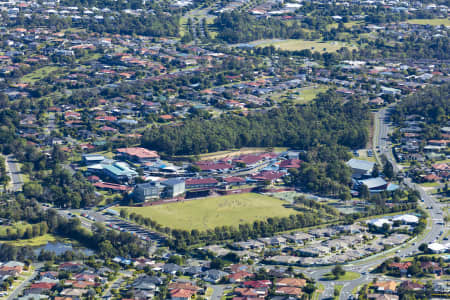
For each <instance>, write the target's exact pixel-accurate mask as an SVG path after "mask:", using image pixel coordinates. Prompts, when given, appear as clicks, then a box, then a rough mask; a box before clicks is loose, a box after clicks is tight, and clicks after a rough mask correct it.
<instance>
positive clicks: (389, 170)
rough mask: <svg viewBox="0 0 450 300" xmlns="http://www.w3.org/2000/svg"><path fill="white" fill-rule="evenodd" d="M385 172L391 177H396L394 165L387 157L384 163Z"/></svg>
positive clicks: (385, 174)
mask: <svg viewBox="0 0 450 300" xmlns="http://www.w3.org/2000/svg"><path fill="white" fill-rule="evenodd" d="M383 174H384V176H386V177H387V178H389V179H392V177H394V167H393V166H392V164H391V162H390V161H389V160H387V159H386V161H385V163H384V167H383Z"/></svg>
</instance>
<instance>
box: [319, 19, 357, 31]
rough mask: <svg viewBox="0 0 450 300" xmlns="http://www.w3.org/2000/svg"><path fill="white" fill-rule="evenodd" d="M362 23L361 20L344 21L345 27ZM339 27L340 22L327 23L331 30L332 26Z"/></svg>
mask: <svg viewBox="0 0 450 300" xmlns="http://www.w3.org/2000/svg"><path fill="white" fill-rule="evenodd" d="M360 24H362V23H361V22H359V21H349V22H345V23H344V27H345V28H352V27H353V26H355V25H360ZM338 27H339V23H332V24H328V25H327V29H328V30H330V29H332V28H334V29H337V28H338Z"/></svg>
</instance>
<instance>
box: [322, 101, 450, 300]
mask: <svg viewBox="0 0 450 300" xmlns="http://www.w3.org/2000/svg"><path fill="white" fill-rule="evenodd" d="M392 108H393V107H392V106H389V107H387V108H384V109H381V110H380V111H378V112H377V113H376V114H375V126H374V137H373V138H374V142H373V148H374V151H375V152H376V153H377V155H378V154H384V155H385V156H386V158H387V160H388V161H389V162H391V164H392V166H393V169H394V172H395V173H398V172H399V171H401V166H399V165H398V164H397V162H396V161H395V158H394V156H393V153H392V148H391V146H390V144H389V132H390V131H391V128H390V126H389V124H388V122H387V118H388V117H389V113H390V111H391V110H392ZM377 150H379V152H378V151H377ZM404 184H405V185H407V186H408V187H410V188H412V189H415V190H417V191H418V192H419V193H420V195H421V198H422V200H423V206H424V207H432V209H428V210H427V211H428V214H429V215H430V218H429V220H430V222H429V225H428V226H427V229H426V230H427V231H428V232H427V234H425V235H424V236H421V237H420V238H419V239H415V240H414V242H410V243H407V244H405V245H402V246H400V247H397V248H394V250H392V249H391V250H388V251H387V252H388V254H386V252H384V253H380V254H378V255H377V256H382V258H380V260H377V259H374V257H373V256H372V257H369V258H367V259H363V260H361V261H357V262H353V263H349V264H346V265H345V266H344V269H346V270H348V271H354V272H358V273H360V274H362V276H361V277H360V278H358V279H356V280H352V281H346V282H338V283H337V284H342V285H343V288H342V290H341V295H340V299H348V297H349V296H350V295H351V294H352V291H353V290H354V289H355V288H357V287H358V286H361V285H363V284H366V283H369V282H371V281H372V280H373V279H374V278H378V277H379V276H374V275H372V274H370V273H369V272H370V270H371V269H373V268H375V267H376V266H378V265H379V264H380V263H381V262H382V261H384V260H385V259H387V257H392V256H399V257H406V256H410V255H412V254H413V253H416V252H418V251H419V249H418V248H419V246H420V244H422V243H426V244H428V243H431V242H433V241H436V240H437V239H438V238H439V236H440V233H441V231H445V226H444V225H442V224H444V223H443V217H442V211H443V209H442V205H441V203H440V202H439V201H437V200H436V199H435V198H434V197H433V196H431V195H429V194H428V193H427V192H426V191H425V190H424V189H423V188H422V187H421V186H419V185H417V184H414V183H412V182H411V179H410V178H406V179H405V180H404ZM397 249H398V250H397ZM385 254H386V255H385ZM319 280H320V279H319ZM322 284H323V282H322ZM325 286H326V285H325ZM330 289H331V288H328V289H325V290H326V291H327V294H325V293H324V294H323V295H322V297H321V299H326V297H329V290H330Z"/></svg>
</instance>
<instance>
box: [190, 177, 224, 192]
mask: <svg viewBox="0 0 450 300" xmlns="http://www.w3.org/2000/svg"><path fill="white" fill-rule="evenodd" d="M218 183H219V182H218V181H217V180H216V179H214V178H212V177H209V178H191V179H187V180H186V181H185V184H186V188H187V189H199V188H212V187H215V186H216V185H217V184H218Z"/></svg>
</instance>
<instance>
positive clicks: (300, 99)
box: [270, 84, 329, 104]
mask: <svg viewBox="0 0 450 300" xmlns="http://www.w3.org/2000/svg"><path fill="white" fill-rule="evenodd" d="M328 89H329V86H327V85H323V84H319V85H313V86H307V87H303V88H299V89H295V90H292V91H288V92H287V93H286V92H283V93H281V94H278V95H272V96H270V98H272V99H273V100H275V101H279V102H282V101H292V102H293V103H295V104H305V103H308V102H311V101H312V100H314V99H315V98H316V96H317V95H318V94H319V93H324V92H326V91H327V90H328ZM289 94H290V95H292V98H290V97H289V96H288V95H289Z"/></svg>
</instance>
